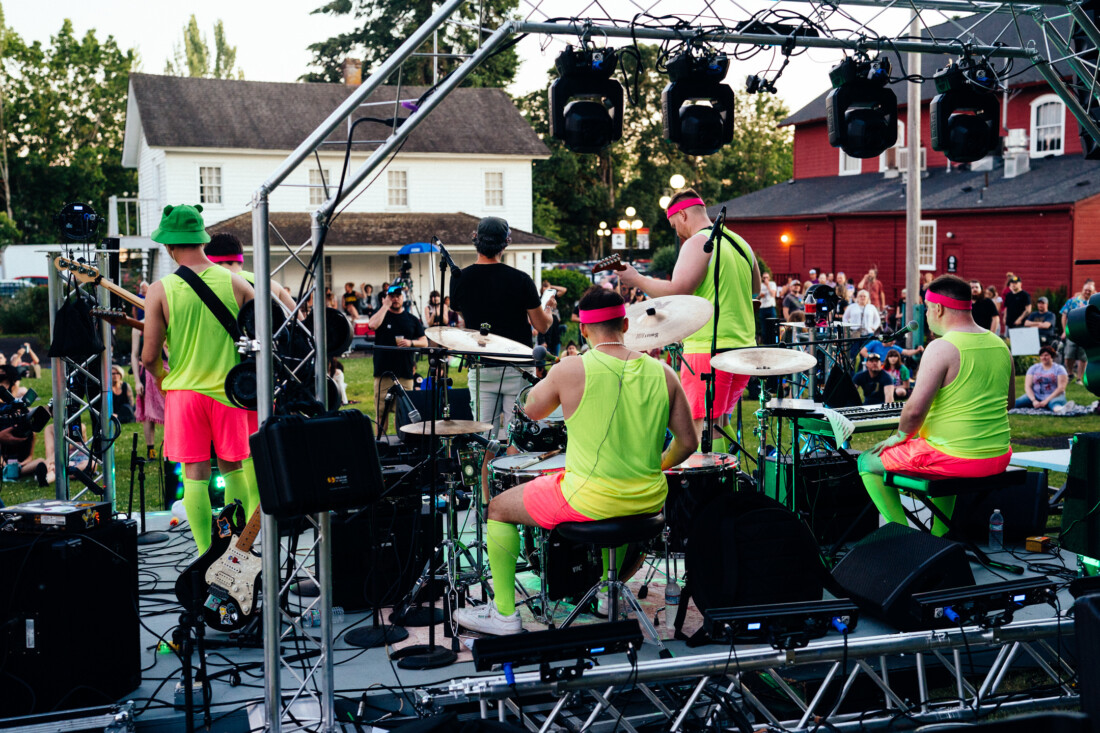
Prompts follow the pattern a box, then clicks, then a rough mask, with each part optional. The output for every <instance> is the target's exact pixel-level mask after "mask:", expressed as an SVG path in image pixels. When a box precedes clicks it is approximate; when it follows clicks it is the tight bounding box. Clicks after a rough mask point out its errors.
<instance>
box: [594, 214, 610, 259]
mask: <svg viewBox="0 0 1100 733" xmlns="http://www.w3.org/2000/svg"><path fill="white" fill-rule="evenodd" d="M596 236H598V237H599V238H600V248H599V250H597V254H596V259H601V258H602V257H603V238H604V237H610V236H611V230H610V229H608V228H607V222H606V221H601V222H600V228H599V229H597V230H596Z"/></svg>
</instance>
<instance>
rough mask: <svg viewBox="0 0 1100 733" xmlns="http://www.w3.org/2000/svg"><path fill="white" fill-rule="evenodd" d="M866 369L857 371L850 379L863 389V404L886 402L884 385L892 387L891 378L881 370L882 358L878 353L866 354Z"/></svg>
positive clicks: (892, 381)
mask: <svg viewBox="0 0 1100 733" xmlns="http://www.w3.org/2000/svg"><path fill="white" fill-rule="evenodd" d="M866 367H867V368H866V369H864V370H863V371H861V372H859V373H857V374H856V375H855V377H853V378H852V381H853V382H855V385H856V386H857V387H859V388H860V389H862V390H863V404H865V405H881V404H882V403H884V402H886V387H893V386H894V380H893V378H892V377H891V376H890V375H889V374H887V373H886V372H884V371H882V360H881V359H880V358H879V355H878V354H869V355H868V356H867V362H866Z"/></svg>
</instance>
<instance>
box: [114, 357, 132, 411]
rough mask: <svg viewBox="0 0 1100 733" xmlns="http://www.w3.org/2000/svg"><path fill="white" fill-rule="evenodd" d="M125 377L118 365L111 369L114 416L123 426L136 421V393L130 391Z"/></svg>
mask: <svg viewBox="0 0 1100 733" xmlns="http://www.w3.org/2000/svg"><path fill="white" fill-rule="evenodd" d="M125 376H126V375H125V374H123V372H122V367H120V366H119V365H118V364H115V365H113V366H112V367H111V394H112V395H113V397H112V398H111V399H112V401H111V405H112V408H113V410H112V414H113V415H114V416H115V417H117V418H118V421H119V422H120V423H122V424H123V425H125V424H126V423H132V422H133V421H134V393H133V392H131V391H130V385H129V384H127V383H126V379H125Z"/></svg>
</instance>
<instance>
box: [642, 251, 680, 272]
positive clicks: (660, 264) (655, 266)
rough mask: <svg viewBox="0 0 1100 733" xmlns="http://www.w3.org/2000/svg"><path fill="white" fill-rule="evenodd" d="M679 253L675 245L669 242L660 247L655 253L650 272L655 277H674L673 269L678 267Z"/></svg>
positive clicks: (650, 264)
mask: <svg viewBox="0 0 1100 733" xmlns="http://www.w3.org/2000/svg"><path fill="white" fill-rule="evenodd" d="M678 254H679V253H678V252H677V251H676V247H675V245H671V244H669V245H666V246H664V247H658V248H657V251H656V252H654V253H653V260H652V261H650V263H649V273H648V274H650V275H652V276H653V277H664V278H668V277H672V270H673V268H675V267H676V256H677V255H678Z"/></svg>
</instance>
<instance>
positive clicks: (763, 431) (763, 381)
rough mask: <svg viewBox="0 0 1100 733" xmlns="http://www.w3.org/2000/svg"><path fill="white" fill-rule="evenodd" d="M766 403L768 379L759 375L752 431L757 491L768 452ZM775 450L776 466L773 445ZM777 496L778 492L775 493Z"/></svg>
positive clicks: (777, 452)
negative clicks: (757, 405) (758, 401)
mask: <svg viewBox="0 0 1100 733" xmlns="http://www.w3.org/2000/svg"><path fill="white" fill-rule="evenodd" d="M767 404H768V380H767V378H765V377H760V407H759V409H757V411H756V428H755V430H754V431H753V432H754V433H755V434H756V440H757V446H756V471H757V475H756V488H757V490H758V491H761V492H762V491H764V479H765V476H764V466H765V463H764V461H765V459H766V458H767V452H768V416H769V415H770V414H771V411H770V410H768V408H767ZM775 450H776V466H777V467H778V465H779V463H778V459H779V446H776V447H775ZM778 476H779V469H778V468H776V477H777V478H776V481H777V482H778ZM778 489H779V485H778V483H777V484H776V491H777V492H778ZM776 495H777V496H778V493H777V494H776Z"/></svg>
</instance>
